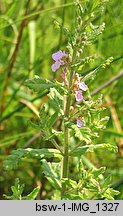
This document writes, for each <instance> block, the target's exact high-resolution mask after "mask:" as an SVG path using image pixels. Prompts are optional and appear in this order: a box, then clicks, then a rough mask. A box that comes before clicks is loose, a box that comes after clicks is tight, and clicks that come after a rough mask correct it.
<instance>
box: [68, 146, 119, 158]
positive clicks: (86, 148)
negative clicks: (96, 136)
mask: <svg viewBox="0 0 123 216" xmlns="http://www.w3.org/2000/svg"><path fill="white" fill-rule="evenodd" d="M97 149H107V150H109V151H111V152H117V150H118V148H117V146H113V145H111V144H108V143H103V144H96V145H86V146H82V147H78V148H77V149H75V150H74V151H73V152H71V154H70V156H72V157H78V156H80V155H82V154H85V153H87V152H94V151H95V150H97Z"/></svg>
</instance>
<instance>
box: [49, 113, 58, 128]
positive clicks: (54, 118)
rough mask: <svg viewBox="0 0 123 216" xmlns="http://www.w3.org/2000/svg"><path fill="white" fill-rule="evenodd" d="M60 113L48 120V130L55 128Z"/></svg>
mask: <svg viewBox="0 0 123 216" xmlns="http://www.w3.org/2000/svg"><path fill="white" fill-rule="evenodd" d="M57 116H58V113H57V112H55V113H54V114H53V115H52V116H51V117H49V119H48V128H51V127H52V126H53V124H54V123H55V121H56V119H57Z"/></svg>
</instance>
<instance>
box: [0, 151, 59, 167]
mask: <svg viewBox="0 0 123 216" xmlns="http://www.w3.org/2000/svg"><path fill="white" fill-rule="evenodd" d="M24 157H34V158H37V159H43V158H56V159H58V160H61V159H62V155H61V153H60V151H59V150H57V149H47V148H42V149H32V148H27V149H18V150H13V151H12V152H11V154H10V155H9V156H8V157H7V158H6V159H5V161H4V162H3V167H4V168H5V169H6V170H11V169H15V168H17V167H18V164H19V162H20V160H21V159H22V158H24Z"/></svg>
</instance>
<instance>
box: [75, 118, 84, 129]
mask: <svg viewBox="0 0 123 216" xmlns="http://www.w3.org/2000/svg"><path fill="white" fill-rule="evenodd" d="M76 124H77V127H79V128H80V127H83V126H84V122H82V121H81V120H80V119H77V122H76Z"/></svg>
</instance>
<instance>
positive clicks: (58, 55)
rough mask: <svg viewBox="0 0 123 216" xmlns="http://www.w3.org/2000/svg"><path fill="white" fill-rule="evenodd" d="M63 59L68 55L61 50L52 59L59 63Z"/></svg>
mask: <svg viewBox="0 0 123 216" xmlns="http://www.w3.org/2000/svg"><path fill="white" fill-rule="evenodd" d="M63 57H66V54H65V52H62V51H61V50H59V51H58V52H56V53H54V54H53V55H52V58H53V60H54V61H59V60H61V59H62V58H63Z"/></svg>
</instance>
